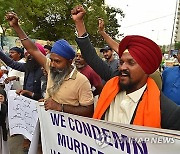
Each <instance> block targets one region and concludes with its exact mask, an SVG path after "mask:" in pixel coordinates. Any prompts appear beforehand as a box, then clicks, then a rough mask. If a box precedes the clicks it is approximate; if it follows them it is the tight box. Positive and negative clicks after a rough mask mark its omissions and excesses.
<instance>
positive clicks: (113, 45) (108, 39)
mask: <svg viewBox="0 0 180 154" xmlns="http://www.w3.org/2000/svg"><path fill="white" fill-rule="evenodd" d="M98 22H99V26H98V31H99V33H100V34H101V36H102V37H103V38H104V40H105V41H106V43H107V44H108V45H109V46H110V47H111V48H112V49H113V50H114V51H116V53H118V47H119V44H118V43H117V42H116V41H114V40H113V39H112V38H111V37H110V36H109V35H108V34H107V33H106V32H105V28H104V20H103V19H102V18H99V19H98Z"/></svg>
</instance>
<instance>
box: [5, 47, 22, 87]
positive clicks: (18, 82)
mask: <svg viewBox="0 0 180 154" xmlns="http://www.w3.org/2000/svg"><path fill="white" fill-rule="evenodd" d="M9 57H10V58H11V59H13V60H14V61H17V62H20V63H25V61H24V59H23V58H24V51H23V50H22V49H21V48H18V47H13V48H11V49H10V50H9ZM4 82H5V83H6V84H8V83H10V84H11V90H16V89H22V88H23V84H24V72H20V71H17V70H15V69H12V68H10V69H9V72H8V77H7V78H6V79H5V81H4Z"/></svg>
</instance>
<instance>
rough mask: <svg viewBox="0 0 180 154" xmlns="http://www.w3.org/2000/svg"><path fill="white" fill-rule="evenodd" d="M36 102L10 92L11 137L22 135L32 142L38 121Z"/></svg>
mask: <svg viewBox="0 0 180 154" xmlns="http://www.w3.org/2000/svg"><path fill="white" fill-rule="evenodd" d="M36 102H37V101H35V100H32V99H30V98H27V97H24V96H22V95H17V94H16V93H15V90H10V91H9V92H8V120H9V130H10V135H13V134H22V135H24V136H25V137H26V138H28V139H29V140H30V141H31V140H32V137H33V134H34V130H35V127H36V123H37V120H38V114H37V107H36Z"/></svg>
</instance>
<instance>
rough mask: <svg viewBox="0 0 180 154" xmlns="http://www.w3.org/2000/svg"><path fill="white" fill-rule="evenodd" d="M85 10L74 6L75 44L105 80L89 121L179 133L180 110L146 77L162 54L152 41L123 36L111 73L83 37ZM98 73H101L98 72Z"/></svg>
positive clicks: (87, 39) (156, 65)
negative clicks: (116, 60)
mask: <svg viewBox="0 0 180 154" xmlns="http://www.w3.org/2000/svg"><path fill="white" fill-rule="evenodd" d="M85 13H86V12H85V10H84V8H83V7H82V6H76V7H75V8H74V9H73V10H72V11H71V14H72V18H73V20H74V22H75V25H76V29H77V32H78V38H76V41H77V43H78V46H79V48H80V50H81V52H82V55H83V58H84V59H85V60H86V62H87V63H88V64H89V65H90V66H91V67H92V68H94V70H95V71H96V72H97V73H98V74H99V75H100V76H101V77H102V78H103V79H105V80H109V81H108V82H107V83H106V85H105V86H104V88H103V90H102V93H101V95H100V98H99V100H98V103H97V106H96V109H95V112H94V115H93V118H95V119H104V120H106V121H110V122H117V123H123V124H134V125H140V126H149V127H156V128H166V129H176V130H180V120H179V116H180V107H178V106H177V105H176V104H175V103H174V102H172V101H171V100H169V99H168V98H167V97H166V96H164V95H163V93H161V91H160V90H159V89H158V87H157V85H156V83H155V82H154V80H153V79H151V78H150V77H149V74H151V73H153V72H154V71H156V70H157V69H158V67H159V65H160V63H161V59H162V53H161V50H160V48H159V47H158V45H157V44H156V43H155V42H153V41H152V40H150V39H148V38H146V37H143V36H138V35H131V36H126V37H125V38H124V39H123V40H122V41H121V42H120V44H119V49H118V54H119V58H120V66H119V71H116V72H114V71H112V69H110V68H109V67H108V66H107V64H106V63H105V62H103V61H102V60H101V59H100V58H99V57H98V56H97V54H96V52H95V49H94V47H93V46H92V45H91V43H90V40H89V37H88V34H87V33H86V29H85V25H84V22H83V17H84V15H85ZM100 70H102V71H100Z"/></svg>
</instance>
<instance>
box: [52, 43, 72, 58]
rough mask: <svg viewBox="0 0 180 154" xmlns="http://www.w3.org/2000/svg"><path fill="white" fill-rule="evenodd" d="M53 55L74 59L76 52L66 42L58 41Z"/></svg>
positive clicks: (54, 46) (53, 48) (53, 49)
mask: <svg viewBox="0 0 180 154" xmlns="http://www.w3.org/2000/svg"><path fill="white" fill-rule="evenodd" d="M51 53H55V54H57V55H59V56H61V57H64V58H65V59H68V60H70V59H74V57H75V51H74V49H73V48H72V47H71V45H70V44H69V43H68V42H67V41H66V40H58V41H56V42H55V43H54V45H53V47H52V49H51Z"/></svg>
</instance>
